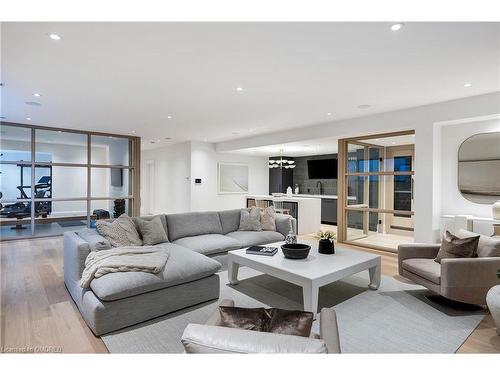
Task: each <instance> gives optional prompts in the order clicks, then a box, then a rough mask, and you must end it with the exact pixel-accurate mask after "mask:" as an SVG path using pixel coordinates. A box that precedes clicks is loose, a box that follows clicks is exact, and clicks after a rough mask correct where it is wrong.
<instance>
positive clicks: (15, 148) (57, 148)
mask: <svg viewBox="0 0 500 375" xmlns="http://www.w3.org/2000/svg"><path fill="white" fill-rule="evenodd" d="M0 127H1V128H0V238H1V239H2V240H4V239H15V238H25V237H39V236H53V235H59V234H62V233H64V232H65V231H68V230H76V229H79V228H84V227H93V226H95V223H96V221H97V220H104V219H110V218H113V217H118V216H119V215H121V214H122V213H128V214H129V215H134V214H136V213H138V212H139V195H138V192H139V166H140V162H139V161H140V138H138V137H128V136H121V135H113V134H101V133H90V132H83V131H74V130H67V129H54V128H47V127H38V126H31V125H23V124H12V123H5V122H2V123H0Z"/></svg>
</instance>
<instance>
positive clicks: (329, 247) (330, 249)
mask: <svg viewBox="0 0 500 375" xmlns="http://www.w3.org/2000/svg"><path fill="white" fill-rule="evenodd" d="M316 238H317V239H319V244H318V252H319V253H321V254H335V246H334V241H335V239H336V238H337V235H336V234H335V232H332V231H331V230H320V231H319V232H318V233H316Z"/></svg>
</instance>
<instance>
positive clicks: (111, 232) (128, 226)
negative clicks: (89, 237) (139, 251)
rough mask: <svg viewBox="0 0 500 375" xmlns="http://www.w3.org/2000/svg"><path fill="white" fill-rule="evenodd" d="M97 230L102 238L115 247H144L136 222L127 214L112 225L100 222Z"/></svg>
mask: <svg viewBox="0 0 500 375" xmlns="http://www.w3.org/2000/svg"><path fill="white" fill-rule="evenodd" d="M96 229H97V232H98V233H99V234H100V235H101V236H103V237H104V238H106V239H107V240H109V242H110V243H111V246H113V247H120V246H142V240H141V237H139V233H138V232H137V229H136V228H135V225H134V222H133V221H132V219H131V218H130V217H129V216H128V215H127V214H123V215H121V216H120V217H119V218H118V219H115V220H114V221H113V222H111V223H110V222H107V221H103V220H99V221H98V222H97V224H96Z"/></svg>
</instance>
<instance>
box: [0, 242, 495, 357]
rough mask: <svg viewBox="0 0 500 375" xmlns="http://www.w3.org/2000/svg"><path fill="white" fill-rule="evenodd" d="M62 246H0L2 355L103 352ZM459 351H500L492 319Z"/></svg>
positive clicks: (389, 262) (387, 262) (386, 268)
mask: <svg viewBox="0 0 500 375" xmlns="http://www.w3.org/2000/svg"><path fill="white" fill-rule="evenodd" d="M62 242H63V240H62V237H52V238H43V239H33V240H19V241H9V242H2V243H0V256H1V258H0V260H1V263H0V284H1V285H0V307H1V314H0V349H1V350H2V351H3V352H8V351H12V350H14V351H19V350H21V351H22V350H26V349H27V350H28V351H29V350H36V351H40V350H42V351H49V352H51V351H53V352H63V353H107V349H106V347H105V346H104V343H103V342H102V340H101V339H100V338H97V337H95V336H94V335H93V333H92V332H91V331H90V329H89V328H88V327H87V326H86V324H85V322H84V321H83V319H82V318H81V316H80V313H79V312H78V309H77V308H76V306H75V305H74V303H73V301H72V300H71V297H70V296H69V294H68V292H67V290H66V288H65V286H64V282H63V268H62V265H63V259H62V258H63V257H62V246H63V245H62ZM363 250H365V251H366V249H363ZM373 252H375V253H378V254H380V255H381V256H382V273H383V274H384V275H386V276H390V277H397V278H399V276H397V258H396V256H395V255H394V254H390V253H385V252H378V251H373ZM400 280H401V281H405V280H404V279H400ZM406 282H408V281H406ZM458 352H460V353H500V336H498V335H497V334H496V332H495V328H494V324H493V321H492V319H491V316H490V315H488V316H487V317H486V318H485V319H484V320H483V321H482V322H481V324H480V325H479V326H478V327H477V328H476V329H475V330H474V332H473V333H472V334H471V336H470V337H469V338H468V339H467V340H466V341H465V342H464V344H463V345H462V346H461V347H460V349H459V351H458Z"/></svg>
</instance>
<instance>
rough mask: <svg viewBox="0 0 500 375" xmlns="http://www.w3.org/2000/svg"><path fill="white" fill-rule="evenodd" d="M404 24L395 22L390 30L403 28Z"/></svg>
mask: <svg viewBox="0 0 500 375" xmlns="http://www.w3.org/2000/svg"><path fill="white" fill-rule="evenodd" d="M404 25H405V24H404V23H395V24H394V25H392V26H391V30H392V31H398V30H401V29H402V28H403V26H404Z"/></svg>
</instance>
